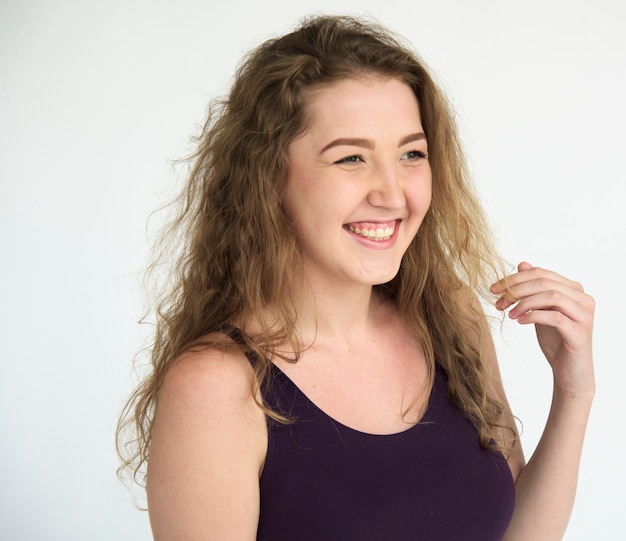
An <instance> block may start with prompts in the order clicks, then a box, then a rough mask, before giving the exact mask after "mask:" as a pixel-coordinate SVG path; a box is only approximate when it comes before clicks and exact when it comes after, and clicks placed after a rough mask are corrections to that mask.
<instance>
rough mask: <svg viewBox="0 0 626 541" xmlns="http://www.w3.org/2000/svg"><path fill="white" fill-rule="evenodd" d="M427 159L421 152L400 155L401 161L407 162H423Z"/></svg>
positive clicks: (411, 151)
mask: <svg viewBox="0 0 626 541" xmlns="http://www.w3.org/2000/svg"><path fill="white" fill-rule="evenodd" d="M427 157H428V156H427V155H426V153H425V152H422V151H421V150H409V151H408V152H405V153H404V154H403V155H402V159H403V160H409V161H418V160H423V159H425V158H427Z"/></svg>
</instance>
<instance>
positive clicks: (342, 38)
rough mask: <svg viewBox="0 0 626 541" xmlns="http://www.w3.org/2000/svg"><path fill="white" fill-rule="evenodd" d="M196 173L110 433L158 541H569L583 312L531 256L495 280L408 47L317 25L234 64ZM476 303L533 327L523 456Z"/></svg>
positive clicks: (585, 394) (581, 420)
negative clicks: (169, 272)
mask: <svg viewBox="0 0 626 541" xmlns="http://www.w3.org/2000/svg"><path fill="white" fill-rule="evenodd" d="M192 163H193V167H192V170H191V174H190V176H189V179H188V182H187V185H186V186H185V187H184V189H183V191H182V193H181V195H180V198H179V199H178V203H179V207H178V208H179V213H178V215H177V217H176V218H175V219H174V221H173V222H172V223H171V224H169V226H168V228H167V229H166V233H165V235H164V237H163V243H164V244H165V248H166V250H165V252H164V253H167V254H170V253H171V251H168V248H177V249H179V250H180V254H179V258H178V260H177V261H176V263H175V264H174V266H173V268H174V269H176V273H177V274H174V277H173V280H174V282H173V283H174V286H173V288H172V287H170V288H169V289H167V288H165V289H164V290H163V294H162V298H161V299H160V302H158V304H157V306H156V313H157V314H158V319H157V327H156V335H155V340H154V344H153V347H152V361H153V371H152V373H151V374H150V375H149V376H148V377H147V378H146V380H145V381H144V382H143V383H142V385H141V386H140V387H139V388H138V389H137V391H136V392H135V393H134V394H133V396H132V397H131V399H130V401H129V402H128V405H127V407H126V409H125V411H124V413H123V415H122V418H121V420H120V425H119V429H118V438H119V439H118V442H119V449H120V453H121V455H122V458H123V466H122V469H124V468H126V469H130V470H132V471H133V472H134V474H135V478H136V479H138V480H139V482H142V481H146V485H147V486H146V488H147V495H148V504H149V512H150V520H151V524H152V528H153V532H154V536H155V539H156V540H166V539H185V540H191V541H193V540H196V539H198V540H199V539H203V540H207V539H219V540H224V539H237V540H244V539H248V540H254V539H256V540H258V541H262V540H270V539H271V540H273V541H281V540H290V541H291V540H294V539H298V540H320V539H325V540H331V541H332V540H347V539H358V540H359V541H367V540H370V539H371V540H374V539H394V540H400V541H401V540H409V539H416V538H417V539H446V540H448V539H464V540H466V541H472V540H476V541H490V540H494V541H495V540H500V539H509V540H510V539H539V538H541V539H560V538H561V536H562V533H563V531H564V528H565V527H566V524H567V521H568V517H569V513H570V511H571V507H572V502H573V497H574V493H575V485H576V476H577V468H578V462H579V459H580V451H581V445H582V439H583V436H584V431H585V424H586V420H587V417H588V413H589V407H590V403H591V399H592V396H593V393H594V379H593V367H592V362H591V346H590V344H591V328H592V320H593V300H592V299H591V298H590V297H589V296H588V295H586V294H585V293H584V291H583V289H582V287H581V286H580V285H579V284H576V283H575V282H571V281H569V280H567V279H565V278H563V277H561V276H560V275H558V274H556V273H554V272H551V271H547V270H544V269H540V268H534V267H532V266H531V265H530V264H528V263H522V264H520V265H519V268H518V272H517V273H515V274H513V275H511V276H505V277H503V276H502V262H501V259H500V257H499V256H498V254H497V253H496V251H495V249H494V248H493V246H492V243H491V240H490V238H491V237H490V234H489V231H488V229H487V227H486V222H485V219H484V216H483V212H482V209H481V206H480V204H479V202H478V201H477V199H476V197H475V195H474V193H473V191H472V189H471V185H470V184H469V182H468V180H467V178H466V174H465V166H464V160H463V154H462V152H461V149H460V147H459V144H458V138H457V135H456V130H455V126H454V123H453V121H452V115H451V114H450V112H449V110H448V107H447V104H446V101H445V99H444V97H443V95H442V93H441V92H440V90H439V89H438V88H437V86H436V85H435V83H434V82H433V79H432V78H431V76H430V75H429V73H428V71H427V69H426V68H425V66H424V65H423V63H422V62H421V61H420V60H419V59H418V58H417V56H416V55H415V54H414V53H412V52H411V51H410V50H409V49H408V48H407V47H405V46H403V45H402V44H401V43H400V41H399V40H398V39H396V38H394V37H393V36H392V35H391V34H390V33H389V32H388V31H387V30H385V29H383V28H380V27H379V26H377V25H374V24H369V23H366V22H364V21H361V20H358V19H352V18H347V17H317V18H312V19H309V20H307V21H305V22H304V23H303V24H302V25H301V26H300V27H298V28H297V29H296V30H294V31H293V32H291V33H289V34H286V35H285V36H282V37H280V38H277V39H272V40H269V41H267V42H265V43H264V44H262V45H261V46H260V47H259V48H258V49H256V50H255V51H253V52H252V53H251V54H250V55H249V56H248V57H247V58H246V60H245V62H244V63H243V65H242V66H241V68H240V70H239V71H238V73H237V76H236V79H235V82H234V84H233V87H232V89H231V92H230V95H229V96H228V98H227V99H226V100H225V101H224V102H223V103H222V104H221V105H219V106H218V107H216V108H214V109H213V113H212V114H211V115H210V117H209V119H208V121H207V122H206V124H205V128H204V131H203V133H202V134H201V136H200V138H199V146H198V150H197V152H196V154H195V155H194V156H193V158H192ZM158 263H159V262H156V263H155V265H157V264H158ZM169 278H171V277H169ZM497 278H500V279H499V280H498V279H497ZM492 282H493V284H492ZM168 283H171V282H168ZM479 297H483V299H485V300H491V301H494V300H495V301H496V307H497V308H499V309H501V310H504V309H508V308H510V307H512V309H511V311H510V316H511V317H512V318H514V319H516V320H517V321H519V322H520V323H523V324H528V323H531V324H535V325H536V326H537V335H538V338H539V341H540V345H541V347H542V348H543V351H544V353H545V355H546V357H547V360H548V361H549V362H550V364H551V366H552V368H553V372H554V378H555V379H554V400H553V407H552V411H551V413H550V417H549V420H548V424H547V426H546V429H545V432H544V438H543V439H542V442H541V444H540V446H539V447H538V449H537V450H536V452H535V453H534V454H533V458H532V459H531V460H530V461H529V463H528V465H525V462H524V458H523V454H522V452H521V449H520V445H519V441H518V436H517V432H516V428H515V424H514V422H513V417H512V414H511V412H510V411H509V407H508V404H507V401H506V396H505V393H504V390H503V388H502V384H501V381H500V376H499V369H498V363H497V359H496V357H495V351H494V347H493V344H492V341H491V338H490V334H489V328H488V326H487V324H486V321H485V317H484V315H483V313H482V311H481V305H480V302H479V301H478V298H479ZM128 430H131V435H130V436H127V431H128ZM132 431H134V434H132ZM125 438H128V441H130V444H129V445H128V446H125V445H124V441H125ZM146 466H147V470H146V469H145V467H146ZM144 473H146V477H145V478H144V477H143V474H144Z"/></svg>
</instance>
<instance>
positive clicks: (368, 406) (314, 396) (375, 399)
mask: <svg viewBox="0 0 626 541" xmlns="http://www.w3.org/2000/svg"><path fill="white" fill-rule="evenodd" d="M278 366H279V368H280V369H281V370H282V371H283V372H284V373H285V374H286V375H287V377H288V378H289V379H290V380H291V381H292V382H293V383H294V384H295V385H296V386H297V387H298V389H299V390H300V391H301V392H302V393H303V394H304V395H305V396H306V397H307V398H308V399H309V400H310V401H311V402H312V403H314V404H315V405H316V406H317V407H318V408H319V409H320V410H321V411H323V412H324V413H326V414H327V415H328V416H329V417H331V418H333V419H335V420H337V421H338V422H340V423H341V424H343V425H346V426H348V427H350V428H352V429H355V430H358V431H361V432H366V433H371V434H392V433H396V432H402V431H404V430H406V429H407V428H408V427H410V426H412V425H414V424H416V423H417V422H418V421H419V419H420V418H421V417H422V415H423V413H424V411H425V408H426V405H427V402H428V396H429V390H430V388H429V375H428V369H427V366H426V360H425V358H424V353H423V351H422V348H421V347H420V346H419V344H417V343H416V342H415V341H414V340H411V339H409V338H400V339H397V340H396V341H395V342H394V341H393V340H390V341H386V342H385V343H376V342H374V343H369V344H367V345H365V344H364V345H363V347H359V348H350V349H346V350H338V349H336V348H334V349H332V350H331V349H327V348H324V347H314V348H311V349H310V350H308V351H306V352H304V353H303V354H302V356H301V359H300V360H299V361H298V362H297V363H295V364H290V363H280V364H278Z"/></svg>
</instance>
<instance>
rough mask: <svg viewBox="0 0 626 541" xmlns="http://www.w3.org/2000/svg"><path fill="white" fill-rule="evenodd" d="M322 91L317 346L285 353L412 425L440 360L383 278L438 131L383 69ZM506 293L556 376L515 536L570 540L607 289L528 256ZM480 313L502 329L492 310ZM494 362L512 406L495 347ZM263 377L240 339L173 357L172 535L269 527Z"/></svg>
mask: <svg viewBox="0 0 626 541" xmlns="http://www.w3.org/2000/svg"><path fill="white" fill-rule="evenodd" d="M308 100H309V101H308V113H309V118H310V119H311V122H310V124H309V126H308V129H307V130H306V131H305V133H304V134H303V135H302V136H301V137H300V138H298V139H297V140H295V141H294V142H292V144H291V146H290V148H289V159H290V164H289V165H290V177H289V178H288V182H287V191H286V194H285V208H286V210H287V212H288V213H289V214H290V216H291V217H292V219H293V220H294V227H295V228H296V232H297V234H298V238H299V240H300V245H301V249H302V251H303V257H304V260H305V262H306V267H305V268H306V271H307V272H306V276H303V277H301V282H300V283H298V284H295V286H296V288H297V290H298V291H300V297H299V298H298V308H299V314H300V319H299V321H298V325H299V327H298V332H299V333H300V336H301V337H302V338H303V340H304V343H305V344H308V345H310V347H308V348H307V349H306V350H305V351H304V352H303V353H302V356H301V358H300V360H299V361H298V363H295V364H290V363H285V362H283V361H281V360H280V359H273V361H274V362H275V364H277V365H278V366H279V367H280V368H281V369H282V370H283V371H284V372H285V373H286V374H287V375H288V376H289V377H290V378H291V379H292V380H293V381H294V382H295V383H296V385H298V386H299V387H300V389H301V390H302V391H303V392H304V393H305V394H306V395H307V396H309V398H310V399H311V400H313V401H314V402H315V403H316V404H317V405H318V406H319V407H320V408H321V409H323V410H324V411H326V413H328V414H329V415H330V416H331V417H333V418H335V419H337V420H338V421H339V422H341V423H343V424H345V425H347V426H351V427H352V428H355V429H357V430H361V431H364V432H370V433H394V432H399V431H402V430H406V429H407V428H408V427H409V426H412V425H413V424H415V422H417V421H418V420H419V419H420V417H421V415H422V414H423V411H424V408H425V404H426V402H427V399H428V396H427V393H425V381H426V376H427V373H426V366H425V360H424V355H423V352H422V349H421V346H420V344H419V343H417V342H416V341H415V339H414V338H413V337H412V335H411V333H410V332H409V331H408V330H407V329H406V327H405V325H404V323H403V322H402V319H401V317H400V315H399V314H398V312H397V309H396V308H395V306H394V305H392V304H390V303H388V302H386V301H384V300H382V299H380V298H377V296H376V295H375V293H374V290H373V285H374V284H378V283H382V282H384V281H387V280H389V279H391V278H392V277H393V276H394V275H395V273H396V272H397V270H398V268H399V265H400V261H401V257H402V254H403V253H404V250H406V246H408V242H410V239H411V238H412V237H413V235H415V234H416V232H417V231H418V229H419V226H420V224H421V221H422V219H423V216H424V214H425V212H426V211H427V209H428V205H429V203H430V182H431V179H430V167H429V165H428V160H427V158H426V157H419V155H418V154H416V153H415V151H418V152H422V153H423V154H424V155H427V143H426V141H425V140H424V139H422V138H420V137H415V134H419V133H420V131H421V121H420V116H419V107H418V105H417V102H416V100H415V98H414V96H413V95H412V94H411V92H410V89H408V87H406V85H404V84H403V83H401V82H400V81H397V80H394V79H384V78H380V77H367V78H359V79H346V80H343V81H341V82H339V83H334V84H332V85H327V86H324V87H322V88H319V89H317V90H316V91H315V92H311V93H310V95H309V96H308ZM390 118H392V119H393V120H394V121H393V122H390V121H389V119H390ZM409 136H410V137H409ZM407 137H409V139H407ZM346 139H351V140H352V141H348V142H347V143H348V144H346ZM355 139H356V140H358V141H359V142H358V144H355ZM338 140H339V141H340V143H339V144H336V142H337V141H338ZM333 142H334V143H335V144H332V145H331V146H330V147H329V146H328V145H329V144H330V143H333ZM381 223H382V224H385V225H386V226H389V224H390V223H391V224H395V225H394V228H393V231H394V232H393V235H392V237H391V238H390V239H388V240H383V241H380V242H377V241H373V240H370V239H365V238H364V237H363V236H362V235H358V234H355V232H354V231H351V230H350V227H349V226H350V225H352V226H354V224H364V225H365V228H366V229H367V228H369V229H375V228H376V227H377V225H379V224H381ZM375 225H376V227H375ZM492 292H493V293H494V294H496V295H498V296H499V297H500V298H499V300H498V302H497V304H496V306H497V307H498V308H499V309H501V310H509V316H510V317H512V318H513V319H516V320H517V321H518V322H519V323H520V324H523V325H528V324H534V325H535V326H536V329H537V336H538V339H539V343H540V345H541V348H542V350H543V352H544V354H545V355H546V358H547V359H548V362H549V363H550V365H551V366H552V368H553V371H554V375H555V378H554V381H555V385H554V400H553V406H552V410H551V412H550V416H549V419H548V422H547V425H546V429H545V432H544V435H543V438H542V440H541V443H540V444H539V446H538V448H537V450H536V451H535V453H534V454H533V456H532V458H531V459H530V461H529V462H528V464H527V465H524V459H523V456H522V455H521V453H517V454H515V455H514V456H512V457H511V459H510V461H509V463H510V466H511V471H512V473H513V476H514V478H515V479H516V491H517V505H516V509H515V513H514V517H513V520H512V523H511V526H510V528H509V531H508V532H507V535H506V539H507V540H509V541H510V540H539V539H546V540H548V539H550V540H556V539H561V537H562V535H563V532H564V530H565V527H566V525H567V521H568V518H569V514H570V512H571V506H572V502H573V498H574V493H575V486H576V477H577V471H578V463H579V460H580V453H581V447H582V440H583V435H584V429H585V424H586V420H587V417H588V413H589V407H590V404H591V399H592V397H593V394H594V384H593V368H592V361H591V328H592V321H593V309H594V306H593V299H591V298H590V297H589V296H588V295H586V294H585V293H584V291H583V290H582V287H581V286H580V285H578V284H576V283H575V282H571V281H570V280H567V279H566V278H564V277H562V276H560V275H558V274H556V273H554V272H551V271H548V270H544V269H540V268H535V267H532V266H531V265H530V264H528V263H521V264H520V266H519V268H518V272H517V273H515V274H512V275H511V276H507V277H505V278H503V279H502V280H500V281H498V282H496V283H495V284H494V285H493V286H492ZM463 309H464V308H463V305H462V304H461V303H459V310H463ZM479 323H480V324H481V325H484V326H485V328H486V325H487V324H486V321H485V320H484V319H481V321H480V322H479ZM245 330H249V329H245ZM223 339H224V340H228V339H227V338H226V337H223ZM364 344H365V345H364ZM489 361H490V362H491V363H492V368H493V373H494V375H495V380H494V382H493V385H494V389H495V391H496V393H497V394H498V395H499V396H500V398H501V399H502V400H503V401H504V402H505V403H506V396H505V394H504V390H503V388H502V383H501V380H500V377H499V370H498V364H497V359H496V355H495V349H494V348H493V344H491V345H490V349H489ZM252 383H253V374H252V369H251V367H250V365H249V363H248V361H247V360H246V358H245V357H244V356H243V355H241V354H240V353H237V352H232V351H217V350H206V349H204V350H201V351H190V352H187V353H185V354H184V355H182V356H181V357H180V358H179V359H178V360H177V361H176V362H175V364H174V365H173V366H172V368H171V369H170V370H169V372H168V374H167V375H166V378H165V382H164V384H163V387H162V389H161V392H160V395H159V404H158V408H157V411H156V415H155V422H154V430H153V434H152V444H151V448H150V461H149V464H148V485H147V493H148V504H149V508H150V520H151V524H152V528H153V533H154V537H155V539H156V540H157V541H162V540H167V541H170V540H177V539H181V540H182V539H184V540H186V541H194V540H200V539H202V540H213V539H215V540H217V539H219V540H249V541H252V540H254V539H255V537H256V526H257V522H258V514H259V486H258V480H259V475H260V471H261V468H262V466H263V462H264V459H265V453H266V449H267V431H266V425H265V418H264V415H263V413H262V412H261V410H260V409H259V408H258V407H257V406H256V404H255V402H254V397H253V396H252V393H251V388H252ZM357 404H358V407H357Z"/></svg>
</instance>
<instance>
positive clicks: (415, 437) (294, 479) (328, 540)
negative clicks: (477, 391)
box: [228, 329, 515, 541]
mask: <svg viewBox="0 0 626 541" xmlns="http://www.w3.org/2000/svg"><path fill="white" fill-rule="evenodd" d="M232 331H236V332H232ZM232 331H231V332H228V334H230V335H231V337H233V338H234V339H235V340H236V341H240V338H241V335H240V334H239V332H238V330H236V329H233V330H232ZM238 334H239V336H237V335H238ZM238 338H239V340H238ZM247 356H248V358H249V359H250V361H251V362H254V357H253V356H252V355H250V354H248V355H247ZM447 382H448V379H447V376H446V373H445V372H444V371H443V369H441V368H439V367H438V368H437V371H436V375H435V381H434V385H433V389H432V392H431V395H430V399H429V403H428V407H427V410H426V412H425V414H424V416H423V418H422V420H421V421H420V422H419V423H417V424H416V425H414V426H412V427H410V428H409V429H408V430H406V431H403V432H400V433H396V434H389V435H375V434H367V433H363V432H359V431H357V430H354V429H351V428H349V427H347V426H345V425H342V424H341V423H339V422H337V421H336V420H334V419H333V418H331V417H330V416H328V415H327V414H326V413H324V412H323V411H322V410H320V409H319V408H318V407H317V406H316V405H315V404H314V403H313V402H311V401H310V400H309V399H308V398H307V396H306V395H305V394H304V393H303V392H302V391H301V390H300V389H299V388H298V387H297V386H296V385H295V384H294V383H293V382H292V381H291V380H290V379H289V378H288V377H287V376H286V375H285V374H284V373H283V372H282V371H281V370H280V369H279V368H278V367H276V366H273V368H272V369H271V372H270V377H269V378H268V380H267V383H266V384H265V385H264V387H263V388H262V394H263V397H264V399H265V401H266V403H267V405H268V406H269V407H270V408H271V409H272V410H273V411H276V412H279V413H281V414H283V415H285V416H288V417H292V418H294V419H295V422H294V423H293V424H281V423H278V422H275V421H273V420H271V419H269V420H268V449H267V456H266V460H265V465H264V467H263V472H262V474H261V478H260V515H259V526H258V533H257V541H351V540H355V541H409V540H410V541H419V540H424V541H439V540H441V541H454V540H459V541H496V540H500V539H502V537H503V536H504V533H505V531H506V528H507V526H508V524H509V521H510V519H511V515H512V514H513V507H514V504H515V486H514V482H513V478H512V475H511V471H510V469H509V466H508V464H507V462H506V460H505V458H504V456H503V455H502V453H500V452H498V451H491V450H485V449H483V448H481V446H480V443H479V438H478V433H477V431H476V429H475V428H474V426H473V424H472V423H471V422H470V421H469V420H468V419H467V417H465V416H464V415H463V414H462V413H461V412H460V411H459V410H457V409H456V408H455V407H454V406H453V405H452V403H451V402H450V400H449V398H448V393H447Z"/></svg>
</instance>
